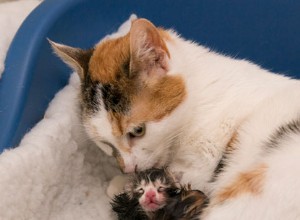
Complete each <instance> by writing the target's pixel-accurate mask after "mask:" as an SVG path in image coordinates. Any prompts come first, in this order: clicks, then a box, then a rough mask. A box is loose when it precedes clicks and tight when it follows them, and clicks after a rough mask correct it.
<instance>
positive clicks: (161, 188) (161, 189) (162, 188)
mask: <svg viewBox="0 0 300 220" xmlns="http://www.w3.org/2000/svg"><path fill="white" fill-rule="evenodd" d="M165 190H166V188H165V187H162V186H160V187H158V189H157V191H158V192H164V191H165Z"/></svg>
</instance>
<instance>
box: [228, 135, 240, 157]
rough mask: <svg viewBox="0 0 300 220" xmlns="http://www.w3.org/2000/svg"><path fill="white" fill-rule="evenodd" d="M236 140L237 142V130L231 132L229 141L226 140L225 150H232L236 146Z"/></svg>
mask: <svg viewBox="0 0 300 220" xmlns="http://www.w3.org/2000/svg"><path fill="white" fill-rule="evenodd" d="M238 142H239V138H238V132H237V131H235V132H234V133H233V134H232V136H231V138H230V140H229V142H228V143H227V145H226V152H231V151H233V150H234V149H235V148H236V144H237V143H238Z"/></svg>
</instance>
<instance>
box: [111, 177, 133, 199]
mask: <svg viewBox="0 0 300 220" xmlns="http://www.w3.org/2000/svg"><path fill="white" fill-rule="evenodd" d="M127 182H128V177H127V175H117V176H115V177H114V178H113V179H112V180H111V181H110V182H109V184H108V187H107V189H106V194H107V195H108V196H109V197H110V198H113V197H114V195H117V194H119V193H120V192H122V191H124V187H125V185H126V183H127Z"/></svg>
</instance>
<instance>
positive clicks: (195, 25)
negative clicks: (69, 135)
mask: <svg viewBox="0 0 300 220" xmlns="http://www.w3.org/2000/svg"><path fill="white" fill-rule="evenodd" d="M299 12H300V1H293V0H285V1H276V0H264V1H261V0H252V1H240V0H234V1H224V0H216V1H211V0H190V1H186V0H185V1H183V0H176V1H174V0H152V1H145V0H132V1H125V0H114V1H111V0H107V1H101V0H45V1H44V2H43V3H42V4H41V5H40V6H39V7H38V8H36V10H34V11H33V12H32V13H31V14H30V16H29V17H28V18H27V19H26V20H25V22H24V23H23V25H22V26H21V28H20V29H19V31H18V33H17V35H16V37H15V38H14V41H13V43H12V45H11V47H10V49H9V52H8V56H7V59H6V69H5V72H4V74H3V78H2V79H1V80H0V152H1V151H2V150H3V149H5V148H8V147H13V146H16V145H17V144H18V143H19V141H20V140H21V138H22V137H23V135H24V134H25V133H26V132H28V131H29V130H30V129H31V128H32V127H33V126H34V125H35V124H36V123H37V122H38V121H39V120H40V119H41V118H42V117H43V114H44V112H45V110H46V108H47V106H48V103H49V101H50V100H51V99H52V98H53V96H54V94H55V93H56V92H57V91H58V90H59V89H61V88H62V87H63V86H64V85H66V83H67V80H68V77H69V74H70V72H71V71H70V70H69V69H68V68H67V67H66V66H65V65H64V64H63V63H62V62H61V61H60V60H59V59H58V58H57V57H55V56H54V55H53V53H52V52H51V49H50V47H49V44H48V42H47V40H46V38H47V37H48V38H50V39H52V40H54V41H56V42H62V43H64V44H68V45H72V46H76V47H82V48H89V47H92V46H93V45H94V44H95V43H96V42H97V41H98V40H99V39H100V38H102V37H103V36H105V35H106V34H109V33H111V32H113V31H115V30H116V29H117V28H118V26H119V25H120V24H121V23H122V22H123V21H125V20H126V19H128V17H129V15H130V14H131V13H135V14H137V15H138V16H139V17H145V18H148V19H150V20H151V21H152V22H153V23H154V24H156V25H160V26H164V27H167V28H174V29H176V30H177V31H178V32H179V33H181V35H182V36H184V37H185V38H189V39H193V40H196V41H198V42H200V43H201V44H204V45H207V46H209V47H211V48H212V49H214V50H217V51H219V52H222V53H225V54H229V55H232V56H234V57H238V58H246V59H249V60H252V61H253V62H255V63H258V64H260V65H262V66H263V67H265V68H268V69H271V70H272V71H275V72H280V73H284V74H285V75H291V76H293V77H299V78H300V75H299V74H300V13H299ZM297 74H298V75H297ZM299 101H300V100H299Z"/></svg>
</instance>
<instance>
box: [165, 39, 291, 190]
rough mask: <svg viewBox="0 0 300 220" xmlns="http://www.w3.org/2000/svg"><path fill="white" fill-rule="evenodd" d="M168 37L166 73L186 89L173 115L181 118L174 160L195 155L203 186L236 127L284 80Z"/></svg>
mask: <svg viewBox="0 0 300 220" xmlns="http://www.w3.org/2000/svg"><path fill="white" fill-rule="evenodd" d="M173 37H174V39H173V41H170V42H169V43H168V48H169V50H170V54H171V64H170V67H171V68H170V74H180V75H182V76H183V78H184V80H185V83H186V86H187V94H188V96H187V99H186V100H185V102H184V103H183V105H182V106H180V107H179V108H178V111H176V112H175V114H174V116H173V117H174V118H175V117H176V118H177V120H178V118H181V120H182V121H183V123H182V127H181V128H180V130H181V134H180V136H179V138H178V141H179V142H180V143H179V145H178V146H179V147H178V148H177V150H176V152H177V153H174V154H175V155H174V160H173V162H174V163H173V165H174V166H181V165H183V164H181V165H178V164H180V163H181V162H183V161H185V162H183V163H186V161H193V160H197V162H194V163H193V164H199V172H202V174H203V175H202V180H201V181H200V180H198V181H199V185H202V184H205V183H206V182H208V181H209V180H210V178H211V176H212V175H213V171H214V169H215V168H216V166H217V164H218V162H219V160H220V158H221V157H222V154H223V152H224V151H225V148H226V146H227V145H228V143H229V142H230V140H232V138H233V136H234V135H235V132H236V130H237V128H238V127H239V126H241V124H242V123H243V122H244V121H245V120H247V118H248V117H249V116H250V115H251V113H252V112H253V110H254V109H255V108H256V107H257V106H259V105H260V104H261V103H262V102H263V101H264V100H266V99H267V98H269V97H271V96H272V95H273V94H274V90H280V89H283V88H285V87H286V86H287V85H288V84H289V79H288V78H286V79H284V77H283V76H279V75H275V74H271V73H269V72H268V71H265V70H262V69H260V68H259V67H258V66H256V65H253V64H251V63H250V62H248V61H243V60H235V59H232V58H229V57H225V56H221V55H219V54H216V53H214V52H210V51H209V50H208V49H206V48H204V47H201V46H198V45H196V44H193V43H191V42H188V41H184V40H182V39H180V38H178V37H176V36H173ZM190 152H198V155H197V154H191V153H190ZM183 157H188V158H189V159H186V158H185V159H184V160H182V158H183ZM179 161H180V162H179ZM185 165H186V166H188V164H187V163H186V164H185ZM183 166H184V165H183Z"/></svg>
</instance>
